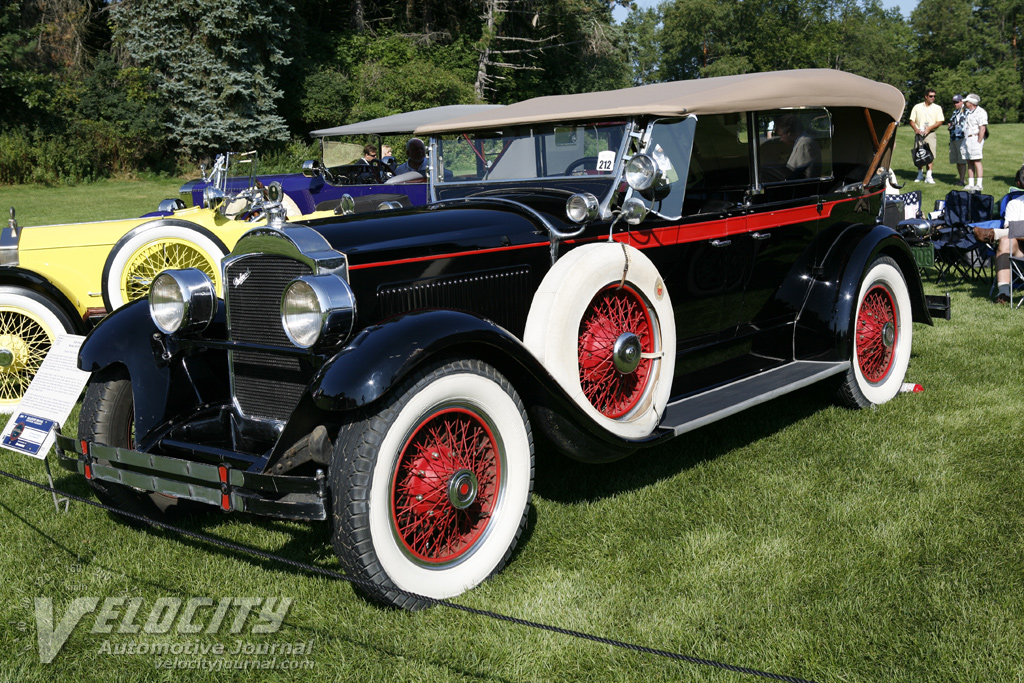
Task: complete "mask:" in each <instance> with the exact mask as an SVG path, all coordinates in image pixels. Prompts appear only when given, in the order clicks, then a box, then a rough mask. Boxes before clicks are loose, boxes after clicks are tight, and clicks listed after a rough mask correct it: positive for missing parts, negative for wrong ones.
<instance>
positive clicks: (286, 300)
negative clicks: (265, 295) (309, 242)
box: [281, 275, 356, 349]
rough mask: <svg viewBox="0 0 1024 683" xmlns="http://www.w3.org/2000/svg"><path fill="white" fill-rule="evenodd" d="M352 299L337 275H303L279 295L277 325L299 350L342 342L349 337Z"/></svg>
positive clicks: (353, 301) (350, 332)
mask: <svg viewBox="0 0 1024 683" xmlns="http://www.w3.org/2000/svg"><path fill="white" fill-rule="evenodd" d="M355 320H356V298H355V295H354V294H353V292H352V288H351V287H350V286H349V284H348V282H346V281H345V280H344V279H343V278H341V277H339V276H337V275H306V276H304V277H300V278H298V279H295V280H292V282H291V284H289V285H288V286H287V287H286V288H285V290H284V294H282V295H281V325H282V327H284V331H285V334H287V335H288V339H290V340H291V342H292V343H293V344H295V345H296V346H298V347H300V348H304V349H308V348H309V347H311V346H313V345H314V344H316V343H317V342H318V341H321V342H323V343H325V344H328V343H337V342H342V341H344V340H345V339H348V336H349V335H350V334H352V327H353V326H354V325H355Z"/></svg>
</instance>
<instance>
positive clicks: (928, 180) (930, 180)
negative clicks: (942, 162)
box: [924, 176, 935, 185]
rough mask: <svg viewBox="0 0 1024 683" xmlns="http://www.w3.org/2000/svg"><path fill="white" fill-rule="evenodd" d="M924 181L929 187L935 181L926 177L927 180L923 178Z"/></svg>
mask: <svg viewBox="0 0 1024 683" xmlns="http://www.w3.org/2000/svg"><path fill="white" fill-rule="evenodd" d="M924 181H925V182H926V183H928V184H929V185H934V184H935V180H934V179H933V178H932V177H931V176H928V177H927V178H925V179H924Z"/></svg>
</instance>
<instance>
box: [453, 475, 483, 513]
mask: <svg viewBox="0 0 1024 683" xmlns="http://www.w3.org/2000/svg"><path fill="white" fill-rule="evenodd" d="M479 489H480V482H479V481H477V478H476V475H475V474H473V473H472V472H470V471H469V470H459V471H458V472H456V473H455V474H453V475H452V478H451V479H449V480H448V502H449V503H451V504H452V507H453V508H455V509H456V510H465V509H466V508H468V507H469V506H470V505H472V504H473V501H475V500H476V493H477V491H478V490H479Z"/></svg>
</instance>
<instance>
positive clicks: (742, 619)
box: [0, 125, 1024, 683]
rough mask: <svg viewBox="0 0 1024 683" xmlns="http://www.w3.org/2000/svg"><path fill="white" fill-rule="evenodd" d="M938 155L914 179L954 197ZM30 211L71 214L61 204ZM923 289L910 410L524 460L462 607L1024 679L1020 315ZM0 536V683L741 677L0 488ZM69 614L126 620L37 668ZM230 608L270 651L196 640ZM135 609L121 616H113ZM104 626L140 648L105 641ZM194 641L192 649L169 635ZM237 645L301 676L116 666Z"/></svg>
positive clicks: (860, 670) (681, 641) (267, 539)
mask: <svg viewBox="0 0 1024 683" xmlns="http://www.w3.org/2000/svg"><path fill="white" fill-rule="evenodd" d="M907 132H908V131H906V130H902V131H900V133H899V138H898V143H897V154H896V161H897V169H898V172H899V174H900V176H901V177H902V178H903V179H904V180H910V179H912V178H913V168H912V166H911V164H910V162H909V160H910V152H909V149H910V142H909V141H910V137H909V135H907ZM1021 133H1024V126H1011V125H999V126H994V127H993V133H992V136H993V137H992V138H991V139H990V142H989V144H988V145H987V147H988V149H987V150H986V152H987V153H990V154H991V157H992V161H991V164H990V165H989V164H987V168H991V170H990V171H986V176H985V185H986V188H988V189H989V191H990V192H992V190H995V189H996V188H997V187H999V188H1004V187H1005V186H1006V185H1007V183H1008V182H1009V180H1010V178H1011V177H1012V173H1013V172H1014V171H1015V170H1016V169H1017V168H1018V166H1019V163H1020V159H1019V158H1018V155H1019V149H1020V148H1019V147H1018V146H1015V145H1011V143H1010V141H1011V140H1019V139H1021ZM941 140H943V138H942V137H941V133H940V141H941ZM993 141H995V142H994V143H993ZM1004 148H1005V149H1004ZM904 158H905V163H904V162H903V160H904ZM943 158H944V156H942V155H940V162H939V163H938V164H937V172H936V178H937V179H938V180H940V181H942V182H945V176H947V175H948V176H949V177H948V180H950V181H952V180H953V179H955V176H953V175H952V174H947V173H946V172H945V169H946V167H947V166H948V164H946V165H944V164H943V163H942V161H941V159H943ZM116 185H117V184H116V183H111V184H110V189H112V190H113V192H112V193H113V194H118V190H117V189H116ZM170 185H173V183H170V184H169V186H170ZM88 187H89V188H96V187H97V186H95V185H93V186H88ZM916 187H920V189H922V190H923V191H924V192H925V197H926V203H925V206H926V207H927V206H929V205H930V202H931V201H933V200H934V199H937V198H941V197H942V196H944V195H945V193H946V192H947V191H949V190H950V189H953V188H952V187H951V186H950V185H949V184H945V185H943V184H941V183H940V184H938V185H935V186H931V185H923V184H919V185H918V186H913V185H908V187H907V188H905V189H916ZM175 189H176V186H175ZM21 190H22V188H18V189H17V191H18V192H20V191H21ZM76 190H77V189H76ZM125 191H126V192H127V190H125ZM40 192H42V194H41V195H40V197H41V198H44V200H48V201H51V202H54V203H57V202H61V203H66V202H70V201H74V200H68V199H66V194H67V193H68V192H69V191H68V190H64V189H49V190H46V191H42V190H40ZM47 193H48V194H47ZM15 194H17V193H15ZM164 194H166V195H167V196H173V192H172V193H170V194H168V193H166V192H165V193H164ZM932 194H934V195H935V196H934V198H932V197H931V195H932ZM993 194H995V193H994V192H993ZM7 195H8V191H7V189H0V196H4V197H6V196H7ZM1000 195H1001V192H1000V193H999V194H997V197H998V196H1000ZM83 196H91V195H83ZM108 196H109V195H108ZM19 201H20V200H19ZM75 203H76V204H77V203H81V202H75ZM147 210H148V209H147ZM137 212H141V209H140V210H138V211H137ZM129 213H132V212H129ZM19 215H20V213H19ZM80 220H84V219H80ZM26 224H27V221H26ZM926 289H927V291H928V293H931V294H937V293H940V292H941V291H950V293H951V295H952V299H953V320H951V321H949V322H946V321H938V322H937V323H936V325H935V326H934V327H925V326H920V325H919V326H915V328H914V352H913V355H912V358H911V362H910V369H909V372H908V377H907V379H908V381H913V382H918V383H920V384H922V385H923V386H924V392H923V393H920V394H902V395H900V396H898V397H897V398H896V399H895V400H893V401H891V402H890V403H888V404H886V405H884V406H881V407H879V408H877V409H874V410H866V411H857V412H855V411H850V410H846V409H843V408H839V407H837V406H836V405H834V404H833V403H831V401H830V398H831V397H830V394H829V391H828V390H827V389H826V388H825V387H812V388H810V389H806V390H803V391H801V392H798V393H796V394H792V395H790V396H789V397H787V398H786V399H784V400H777V401H773V402H770V403H768V404H764V405H761V406H758V407H756V408H754V409H752V410H749V411H747V412H745V413H743V414H741V415H738V416H735V417H732V418H730V419H728V420H725V421H723V422H720V423H717V424H715V425H712V426H709V427H706V428H704V429H701V430H699V431H696V432H693V433H691V434H689V435H687V436H685V437H682V438H680V439H677V440H675V441H673V442H671V443H669V444H665V445H663V446H661V447H659V448H657V449H654V450H650V451H644V452H641V453H638V454H636V455H634V456H633V457H631V458H629V459H627V460H625V461H622V462H619V463H615V464H611V465H604V466H585V465H580V464H575V463H572V462H568V461H566V460H564V459H563V458H561V457H560V456H558V455H557V454H556V453H554V452H552V451H551V450H550V449H548V448H547V447H542V448H541V449H540V450H539V452H538V454H537V455H538V471H537V485H536V495H535V498H534V510H533V512H532V513H531V523H530V526H529V529H528V532H527V536H526V538H525V539H524V541H523V543H522V546H521V548H520V549H519V550H518V551H517V553H516V554H515V556H514V557H513V560H512V562H511V563H510V565H509V566H508V568H507V569H506V570H505V571H504V572H502V573H501V574H499V575H498V576H496V577H495V578H494V579H492V580H491V581H489V582H487V583H486V584H484V585H483V586H481V587H480V588H478V589H476V590H474V591H471V592H470V593H468V594H466V595H464V596H462V597H461V598H460V599H459V602H462V603H464V604H466V605H471V606H473V607H475V608H479V609H485V610H493V611H497V612H501V613H504V614H508V615H511V616H515V617H520V618H523V619H528V620H533V621H539V622H544V623H548V624H552V625H556V626H560V627H564V628H569V629H577V630H582V631H587V632H589V633H593V634H596V635H599V636H604V637H608V638H614V639H619V640H624V641H628V642H633V643H637V644H641V645H646V646H649V647H653V648H659V649H665V650H670V651H674V652H678V653H682V654H686V655H692V656H696V657H702V658H707V659H713V660H718V661H722V662H726V663H730V664H735V665H738V666H744V667H750V668H755V669H761V670H766V671H770V672H774V673H778V674H783V675H790V676H797V677H801V678H807V679H813V680H816V681H821V682H822V683H824V682H825V681H842V682H844V683H847V682H855V681H864V682H867V681H871V682H885V681H892V682H894V683H895V682H901V683H904V682H918V681H922V682H923V681H936V682H939V681H941V682H949V681H1021V680H1024V657H1022V655H1021V653H1022V652H1024V574H1022V570H1021V567H1022V566H1024V521H1022V515H1021V503H1020V498H1021V495H1022V494H1021V492H1022V491H1024V468H1022V467H1021V466H1020V454H1021V453H1022V452H1024V434H1022V431H1021V430H1020V429H1019V428H1018V427H1017V424H1016V419H1017V418H1018V417H1019V416H1020V415H1022V414H1024V397H1022V391H1021V388H1022V385H1024V382H1022V377H1021V375H1022V370H1021V368H1020V366H1019V365H1018V364H1017V363H1016V362H1015V360H1014V359H1019V358H1021V357H1022V356H1024V335H1022V334H1021V331H1022V329H1024V311H1016V310H1009V309H1008V308H1007V307H999V306H995V305H993V304H991V303H989V302H988V301H987V295H988V283H987V282H986V283H977V284H959V285H956V286H951V287H943V288H942V289H941V290H940V289H939V288H937V287H936V286H935V285H934V284H931V283H929V284H928V285H927V287H926ZM0 469H4V470H7V471H11V472H14V473H16V474H19V475H21V476H25V477H30V478H33V479H35V480H37V481H43V480H44V477H43V472H42V468H41V466H40V465H39V463H38V462H36V461H32V460H29V459H28V458H25V457H23V456H16V455H13V454H10V453H8V452H6V451H3V452H0ZM54 474H55V475H56V481H57V485H58V487H60V488H64V489H66V490H68V491H70V492H72V493H75V494H77V495H82V496H89V493H88V491H89V489H88V487H87V486H86V485H85V484H84V482H83V481H81V480H80V479H78V478H75V477H69V476H64V474H63V471H62V470H59V469H55V470H54ZM186 526H187V528H188V529H190V530H193V531H197V532H202V533H205V534H210V535H213V536H216V537H219V538H223V539H226V540H230V541H232V542H236V543H242V544H246V545H251V546H254V547H258V548H261V549H264V550H267V551H272V552H275V553H280V554H282V555H284V556H286V557H289V558H292V559H295V560H300V561H304V562H310V563H313V564H316V565H320V566H323V567H330V568H334V567H336V566H337V565H336V562H335V559H334V556H333V552H332V550H331V547H330V543H329V530H328V528H327V526H326V525H323V524H320V525H306V524H298V523H285V522H273V521H264V520H260V519H257V518H243V517H239V516H224V515H221V514H218V513H211V514H209V515H207V516H203V517H198V518H192V519H191V520H189V521H188V522H187V523H186ZM0 538H2V539H3V548H4V552H3V553H2V554H0V574H2V575H3V576H5V577H6V579H5V580H4V581H3V584H2V585H3V587H2V588H0V596H2V597H3V600H0V623H3V624H5V625H6V626H5V628H2V629H0V681H18V682H19V683H20V682H22V681H47V682H49V681H55V680H57V681H61V680H72V679H74V680H83V681H93V680H95V681H138V680H143V679H145V680H149V681H171V680H207V679H211V680H218V681H221V680H261V681H278V680H296V679H302V680H332V681H334V680H337V681H412V680H423V681H495V682H497V681H739V680H755V679H753V678H750V677H746V676H741V675H738V674H733V673H729V672H724V671H720V670H717V669H710V668H707V667H698V666H693V665H689V664H684V663H679V662H674V661H670V660H666V659H661V658H658V657H654V656H650V655H643V654H637V653H633V652H629V651H625V650H619V649H614V648H611V647H608V646H605V645H600V644H595V643H592V642H587V641H581V640H577V639H573V638H569V637H565V636H561V635H556V634H552V633H547V632H540V631H535V630H530V629H526V628H522V627H519V626H514V625H510V624H506V623H501V622H495V621H491V620H488V619H485V618H481V617H475V616H470V615H467V614H463V613H461V612H455V611H451V610H446V609H431V610H427V611H423V612H419V613H414V614H410V613H404V612H398V611H393V610H386V609H381V608H379V607H377V606H375V605H373V604H369V603H367V602H365V601H364V600H362V599H360V598H359V597H358V596H357V595H356V594H355V593H354V592H353V591H352V589H351V588H350V587H349V586H348V585H347V584H345V583H342V582H338V581H330V580H326V579H324V578H321V577H316V576H309V575H307V574H305V573H303V572H301V571H297V570H294V569H291V568H289V567H287V566H284V565H279V564H275V563H273V562H270V561H267V560H263V559H258V558H254V557H251V556H248V555H244V554H239V553H235V552H232V551H226V550H222V549H220V548H217V547H213V546H210V545H208V544H206V543H203V542H199V541H195V540H191V539H188V538H182V537H178V536H176V535H174V534H172V533H169V532H163V531H142V530H138V529H135V528H132V527H129V526H127V525H125V524H124V523H121V522H120V521H118V520H117V519H114V518H112V517H111V516H109V515H107V514H106V513H104V512H103V511H101V510H98V509H96V508H94V507H92V506H87V505H83V504H80V503H73V504H72V505H71V509H70V512H68V513H66V514H65V513H60V514H57V513H55V512H54V509H53V505H52V503H51V501H50V498H49V496H48V494H45V493H43V492H41V491H38V490H36V489H33V488H29V487H27V486H25V485H23V484H19V483H16V482H13V481H11V480H9V479H6V478H0ZM89 596H92V597H96V598H99V599H100V601H101V603H102V601H103V600H104V599H106V598H121V597H124V598H127V600H126V601H125V602H124V604H123V605H122V606H120V607H117V609H118V610H120V612H119V613H118V614H117V615H116V616H109V615H108V616H109V618H108V617H105V616H101V615H98V612H99V610H97V612H94V613H90V614H86V615H85V616H84V617H83V618H82V619H81V621H80V622H79V623H78V625H77V627H75V628H73V629H71V630H70V631H69V632H68V638H67V641H66V643H65V644H64V645H63V648H62V649H61V650H60V651H59V653H58V654H57V655H56V656H55V657H54V659H53V661H52V662H51V663H48V664H43V663H40V658H39V650H38V647H37V633H38V631H39V630H40V629H39V628H38V627H37V622H36V615H35V605H36V603H37V601H38V600H39V599H40V598H48V599H51V600H52V602H53V605H54V609H53V619H54V624H55V627H56V624H58V623H59V622H60V620H61V619H62V618H63V617H64V615H65V614H66V613H67V612H68V610H69V606H70V605H71V604H72V601H73V600H74V599H75V598H81V597H89ZM245 597H254V598H264V599H265V598H271V597H273V598H278V597H284V598H291V600H292V603H291V606H290V609H289V610H288V612H287V616H286V617H285V619H284V622H283V624H282V625H281V627H280V629H279V630H278V631H277V632H274V633H259V632H256V633H254V632H253V628H252V626H253V624H254V623H257V620H256V619H255V618H250V619H248V620H244V619H243V620H242V621H241V622H237V623H238V626H239V630H238V632H236V633H232V632H231V631H232V628H233V627H234V626H235V625H236V622H234V621H233V617H234V616H236V615H237V614H238V610H237V608H231V611H229V612H228V618H227V619H225V621H224V623H223V624H222V625H221V626H220V627H219V628H218V627H217V626H216V624H214V623H213V622H214V620H215V617H214V613H215V607H214V606H217V605H220V604H223V601H224V600H225V599H227V598H245ZM132 598H136V599H138V600H137V602H136V603H135V604H138V605H140V607H139V611H138V616H137V617H135V618H134V619H128V618H124V615H123V614H122V613H123V612H124V611H125V610H126V609H127V608H128V607H129V606H130V605H131V604H133V603H131V599H132ZM190 598H200V599H203V598H208V599H209V603H201V604H204V605H209V606H204V607H203V608H202V609H199V610H198V611H197V612H196V617H195V619H192V620H189V619H186V618H185V617H184V616H183V615H181V614H179V615H178V618H177V619H174V620H170V619H167V620H166V621H167V622H168V623H167V624H163V625H162V624H161V619H160V617H161V616H166V615H167V614H169V613H170V612H163V611H161V610H162V608H163V607H169V608H172V607H173V606H174V605H175V604H177V603H176V602H175V601H176V600H177V601H180V604H181V605H182V607H181V609H182V611H183V612H184V611H185V609H186V607H185V606H186V605H187V604H188V601H189V599H190ZM193 604H194V605H195V604H200V603H193ZM111 607H113V605H111ZM42 611H43V612H45V611H46V610H42ZM150 617H152V618H153V622H152V623H151V624H149V625H148V628H147V626H146V622H147V619H148V618H150ZM105 623H106V624H109V625H108V626H105V625H104V624H105ZM123 624H127V625H128V626H129V627H130V626H131V625H132V624H134V625H143V632H139V633H134V634H133V633H127V632H119V630H120V628H121V626H122V625H123ZM190 625H197V628H198V632H195V633H191V632H188V631H187V630H186V631H183V630H182V628H183V627H184V628H185V629H188V628H190ZM162 626H167V628H166V629H165V632H163V633H156V632H153V631H159V630H160V629H161V628H162ZM147 630H148V631H149V633H146V632H145V631H147ZM104 631H111V632H104ZM208 631H209V632H208ZM238 642H241V643H242V645H243V646H244V647H246V648H250V649H251V648H263V649H264V650H267V649H268V648H269V646H271V645H275V644H284V643H287V644H293V643H303V644H306V643H310V642H311V653H307V654H303V655H278V656H276V663H277V665H278V666H281V665H282V664H283V663H285V662H287V663H291V664H296V665H298V666H300V667H305V666H310V667H312V668H311V669H304V668H300V669H299V670H298V671H287V670H281V669H280V668H278V669H275V670H267V671H261V672H259V673H258V674H253V673H252V672H246V671H229V670H224V671H214V672H200V671H197V670H195V669H193V670H188V671H173V670H168V669H165V668H158V667H160V666H166V663H167V662H168V661H169V662H170V663H172V664H173V663H175V660H178V661H180V662H183V663H184V664H185V665H186V666H187V665H188V664H189V662H190V661H198V660H203V661H204V662H206V665H207V666H210V665H213V666H227V665H228V664H229V663H232V662H235V661H246V660H256V661H260V662H262V661H270V660H272V659H275V658H274V657H273V656H271V655H269V654H265V655H254V654H245V653H244V651H243V654H240V655H237V656H235V655H228V654H225V655H213V654H206V655H198V654H180V655H173V656H160V655H154V654H151V653H150V654H127V653H125V654H116V652H117V648H124V647H126V646H127V645H128V644H132V643H135V644H136V646H138V645H145V646H147V647H151V646H152V645H154V644H156V645H168V646H173V647H177V648H179V649H181V648H184V647H186V646H191V647H207V648H208V647H211V646H213V645H216V644H223V646H224V647H225V648H227V650H228V651H230V650H231V649H233V648H234V647H235V646H236V643H238ZM279 647H280V645H278V648H279ZM217 662H220V664H217Z"/></svg>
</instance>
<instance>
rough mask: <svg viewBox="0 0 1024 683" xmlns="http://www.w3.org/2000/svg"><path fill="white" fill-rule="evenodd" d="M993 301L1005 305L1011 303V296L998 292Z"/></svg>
mask: <svg viewBox="0 0 1024 683" xmlns="http://www.w3.org/2000/svg"><path fill="white" fill-rule="evenodd" d="M992 303H994V304H999V305H1000V306H1004V305H1006V304H1008V303H1010V297H1009V295H1007V294H996V298H995V299H992Z"/></svg>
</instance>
